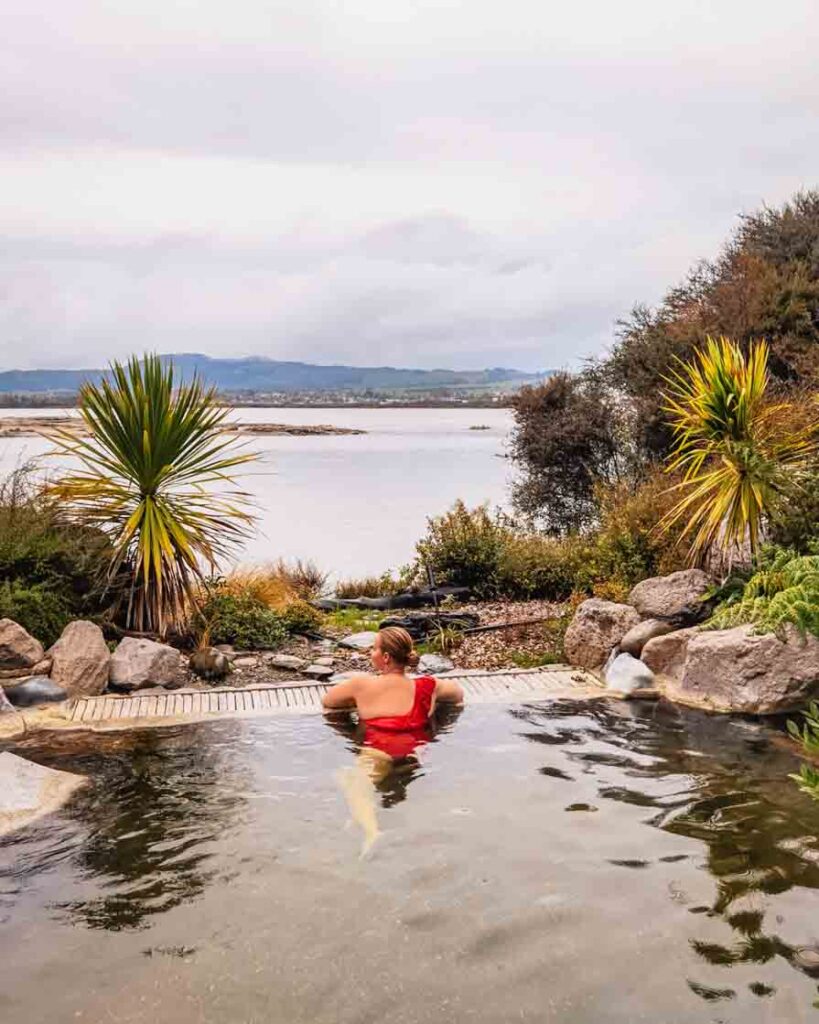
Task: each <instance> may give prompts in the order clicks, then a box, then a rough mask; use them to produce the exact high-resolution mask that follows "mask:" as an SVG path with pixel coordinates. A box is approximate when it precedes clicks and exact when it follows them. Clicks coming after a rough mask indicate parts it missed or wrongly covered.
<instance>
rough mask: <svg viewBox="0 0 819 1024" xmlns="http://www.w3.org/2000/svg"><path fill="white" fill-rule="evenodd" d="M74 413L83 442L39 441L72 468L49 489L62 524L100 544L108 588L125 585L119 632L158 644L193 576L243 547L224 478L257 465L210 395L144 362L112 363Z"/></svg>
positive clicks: (239, 518)
mask: <svg viewBox="0 0 819 1024" xmlns="http://www.w3.org/2000/svg"><path fill="white" fill-rule="evenodd" d="M78 404H79V414H80V417H81V419H82V420H83V422H84V424H85V427H86V428H87V430H88V433H89V436H88V437H82V436H78V435H77V433H75V432H72V431H70V430H64V429H60V430H57V431H54V432H53V433H52V434H51V435H50V436H51V438H52V440H53V441H54V442H55V445H56V450H55V453H56V454H59V455H62V456H70V457H72V458H74V459H77V460H79V463H80V468H79V469H78V470H76V471H73V472H68V473H67V474H66V475H64V476H62V477H61V478H60V479H59V480H57V481H56V482H54V483H53V484H52V485H51V487H50V490H51V492H52V493H53V494H54V495H55V496H56V497H58V498H59V499H60V500H61V501H64V502H65V508H66V515H67V516H69V517H70V518H73V519H74V520H76V521H80V522H83V523H85V524H88V525H91V526H95V527H98V528H99V529H102V530H104V531H105V532H106V533H107V534H108V535H109V536H110V537H111V539H112V542H113V545H114V550H115V554H114V557H113V559H112V561H111V563H110V565H109V566H108V567H107V579H108V581H109V582H110V581H111V580H113V579H114V578H115V577H118V576H119V577H121V576H122V575H123V574H126V575H127V576H128V577H129V582H128V608H127V622H128V625H129V626H130V627H131V628H134V629H137V630H142V631H149V632H156V633H159V634H163V635H164V634H165V633H166V632H167V630H168V628H169V627H170V626H172V625H176V624H179V623H181V622H183V621H184V620H185V617H186V612H187V608H188V606H189V603H190V602H191V601H192V600H193V599H194V596H195V590H196V586H197V584H198V583H199V582H200V581H201V579H202V578H203V574H204V573H205V572H206V571H212V570H213V566H214V565H215V564H216V562H217V561H218V560H219V559H221V558H222V557H224V556H226V555H227V554H229V553H230V552H231V551H232V550H234V549H235V547H236V545H238V544H239V543H240V542H241V541H242V539H243V538H244V537H245V536H246V534H247V531H248V529H249V527H250V524H251V523H252V521H253V516H252V514H251V512H250V501H249V497H248V495H247V494H245V493H243V492H241V491H239V490H236V489H235V488H234V487H233V471H234V470H235V469H236V468H237V467H238V466H241V465H243V464H245V463H247V462H250V461H251V460H252V459H254V458H255V457H256V456H255V455H254V454H252V453H248V452H244V451H242V450H241V449H242V445H240V444H238V443H237V441H236V439H235V438H234V437H230V436H228V435H226V434H225V432H224V427H225V418H226V416H227V415H228V413H229V410H228V409H227V408H224V407H221V406H219V405H218V403H217V399H216V392H215V389H213V388H206V387H205V386H204V385H203V384H202V382H201V381H200V380H198V379H194V380H193V381H192V382H190V383H186V384H181V385H180V386H179V387H178V388H175V386H174V370H173V366H172V365H171V364H170V363H168V364H164V365H163V362H162V360H161V359H160V358H159V357H158V356H155V355H146V356H144V357H143V359H142V360H139V359H137V358H132V359H130V360H129V361H128V363H127V364H126V365H123V364H121V363H117V362H114V363H112V365H111V367H110V373H109V375H108V376H106V377H105V378H104V379H103V380H102V381H101V382H100V383H99V384H91V383H86V384H84V385H83V386H82V387H81V389H80V395H79V403H78Z"/></svg>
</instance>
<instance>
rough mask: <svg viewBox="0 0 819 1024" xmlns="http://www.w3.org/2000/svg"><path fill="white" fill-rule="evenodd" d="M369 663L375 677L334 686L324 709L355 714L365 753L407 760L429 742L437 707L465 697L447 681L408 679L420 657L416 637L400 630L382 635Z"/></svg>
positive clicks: (392, 627) (420, 677) (325, 698)
mask: <svg viewBox="0 0 819 1024" xmlns="http://www.w3.org/2000/svg"><path fill="white" fill-rule="evenodd" d="M371 661H372V665H373V668H374V669H375V671H376V673H377V674H376V675H372V676H356V677H354V678H353V679H347V680H345V681H344V682H343V683H336V685H335V686H332V687H331V688H330V689H329V690H328V691H327V693H326V694H325V695H324V700H323V703H324V708H325V710H327V711H343V710H347V709H349V710H352V709H353V708H355V709H356V710H357V711H358V717H359V721H360V723H361V726H362V727H363V731H364V737H363V745H364V746H365V747H372V748H375V749H376V750H380V751H382V752H383V753H385V754H388V755H389V756H390V757H391V758H392V759H393V760H398V759H400V758H403V757H409V755H410V754H412V753H413V752H414V751H415V749H416V748H417V747H418V746H420V745H422V744H424V743H426V742H427V741H428V740H429V739H430V738H431V731H430V718H431V717H432V715H433V714H434V712H435V706H436V704H438V703H441V704H444V703H446V704H460V703H462V702H463V699H464V691H463V690H462V689H461V687H460V686H459V685H458V684H457V683H456V682H454V681H452V680H449V679H433V678H432V676H419V677H418V678H417V679H414V678H411V677H408V676H407V674H406V672H407V669H412V668H415V666H416V665H417V664H418V655H417V654H416V652H415V649H414V647H413V643H412V637H411V636H410V635H409V633H408V632H407V631H406V630H405V629H400V628H399V627H397V626H388V627H387V628H386V629H382V630H379V632H378V636H377V637H376V640H375V645H374V646H373V650H372V655H371Z"/></svg>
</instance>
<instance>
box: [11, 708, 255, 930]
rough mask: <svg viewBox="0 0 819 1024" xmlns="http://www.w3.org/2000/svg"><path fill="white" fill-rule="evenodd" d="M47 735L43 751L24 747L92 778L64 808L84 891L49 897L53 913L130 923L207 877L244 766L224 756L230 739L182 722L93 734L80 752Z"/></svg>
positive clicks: (90, 921)
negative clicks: (174, 726) (76, 837)
mask: <svg viewBox="0 0 819 1024" xmlns="http://www.w3.org/2000/svg"><path fill="white" fill-rule="evenodd" d="M55 742H56V744H57V745H56V746H55V743H52V744H50V746H49V750H48V753H47V755H43V756H41V757H37V754H36V751H30V752H29V751H26V754H27V756H31V757H36V758H37V760H40V761H42V763H49V762H53V763H54V764H55V766H56V765H57V764H59V767H61V768H63V769H66V770H68V771H75V772H80V773H83V774H88V775H89V776H90V777H91V778H92V779H93V780H94V781H95V783H96V784H95V785H94V786H91V787H87V788H86V789H85V790H83V791H82V792H81V793H80V795H79V796H78V797H77V799H75V800H74V801H73V802H72V803H71V804H70V805H69V806H68V807H67V808H66V810H65V815H66V816H67V817H68V818H69V819H70V821H71V822H72V823H73V824H74V825H75V826H77V827H78V828H77V831H78V832H79V834H80V835H81V836H82V841H81V842H79V843H77V844H76V845H75V848H74V849H73V857H74V858H75V859H76V863H77V866H78V867H79V869H80V876H81V878H84V879H86V880H87V882H88V888H89V895H88V897H86V898H79V899H71V900H66V901H57V902H54V903H53V904H52V906H53V909H54V910H55V911H56V913H57V914H58V916H60V917H66V918H68V919H69V920H71V921H72V922H73V923H79V924H83V925H85V926H87V927H89V928H101V929H107V930H111V931H120V930H126V929H138V928H142V927H145V926H146V925H147V923H148V921H149V919H150V918H152V917H153V916H154V915H157V914H162V913H164V912H165V911H167V910H169V909H171V908H172V907H175V906H177V905H178V904H180V903H183V902H188V901H190V900H193V899H196V898H198V897H199V896H200V895H201V894H202V893H203V891H204V889H205V888H206V886H207V885H208V884H209V883H210V882H211V881H212V880H213V878H214V875H215V869H214V868H213V867H212V866H211V855H212V853H213V849H214V847H215V844H216V843H217V841H218V840H223V839H224V836H225V834H226V832H228V831H229V830H230V828H231V826H233V825H235V823H236V822H237V821H238V820H239V818H240V815H241V811H242V808H243V805H244V800H243V798H242V796H241V795H240V793H241V791H242V789H243V788H244V786H243V784H242V782H243V779H242V777H243V775H245V770H244V769H243V768H242V767H241V765H237V764H236V763H235V761H234V760H233V759H231V758H230V757H229V756H227V751H228V750H229V745H225V744H218V743H215V742H213V735H212V734H211V733H208V732H207V730H203V729H198V728H197V727H191V726H188V727H186V728H183V729H178V730H174V731H173V732H171V731H167V730H166V731H159V730H156V731H154V730H146V731H144V732H137V733H129V734H123V735H116V736H104V735H97V736H95V737H94V739H93V743H92V744H91V745H89V746H86V749H85V750H83V746H84V745H85V744H86V743H88V741H87V740H83V739H82V738H73V739H70V738H68V737H66V738H64V739H63V741H62V742H60V741H59V740H57V741H55ZM22 752H24V751H22V750H21V753H22ZM101 758H102V759H104V760H102V761H101ZM101 764H102V765H103V766H104V770H103V773H102V774H100V768H101ZM40 866H42V865H40ZM17 871H18V872H19V865H18V868H17ZM80 888H81V889H82V888H83V886H82V884H81V885H80Z"/></svg>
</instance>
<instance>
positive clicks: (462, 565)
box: [415, 501, 513, 598]
mask: <svg viewBox="0 0 819 1024" xmlns="http://www.w3.org/2000/svg"><path fill="white" fill-rule="evenodd" d="M512 535H513V532H512V522H511V520H510V519H509V518H508V517H507V516H505V515H504V514H503V513H502V512H501V511H500V510H495V511H494V512H490V510H489V508H488V506H486V505H479V506H478V507H477V508H474V509H468V508H467V507H466V505H465V504H464V503H463V502H462V501H457V502H455V504H454V505H453V506H452V508H451V509H450V510H449V511H448V512H445V513H444V514H443V515H441V516H436V517H434V518H432V519H428V520H427V533H426V536H425V537H423V538H422V539H421V540H419V541H418V543H417V544H416V545H415V550H416V552H417V562H418V566H419V569H420V570H421V571H424V570H426V569H431V570H432V572H433V573H434V574H435V578H436V580H437V582H438V583H439V584H450V585H452V586H456V587H469V588H470V590H471V591H472V593H473V594H474V595H475V596H476V597H478V598H491V597H496V596H497V595H498V593H499V582H498V577H499V566H500V563H501V559H502V555H503V552H504V549H505V547H506V545H507V544H508V542H509V540H510V538H511V537H512Z"/></svg>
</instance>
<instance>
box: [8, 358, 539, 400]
mask: <svg viewBox="0 0 819 1024" xmlns="http://www.w3.org/2000/svg"><path fill="white" fill-rule="evenodd" d="M163 358H164V359H172V360H173V362H174V365H175V367H176V369H177V370H178V372H179V374H180V377H181V378H182V379H183V380H189V379H190V378H191V377H193V375H194V374H198V375H199V376H200V377H201V378H203V379H204V380H205V381H206V382H207V383H208V384H211V385H214V386H215V387H217V388H218V389H219V390H220V391H231V392H235V391H256V392H259V391H263V392H266V391H279V392H294V391H367V390H372V391H391V390H405V389H406V390H410V389H418V390H429V389H433V388H435V389H437V388H467V389H482V388H493V387H502V386H504V385H506V386H509V385H515V384H517V385H521V384H531V383H534V382H536V381H538V380H542V379H543V378H544V377H545V376H548V371H545V372H543V373H524V372H523V371H522V370H509V369H505V368H502V367H493V368H492V369H488V370H405V369H398V368H396V367H393V366H317V365H314V364H312V363H297V362H284V361H280V360H278V359H261V358H256V357H251V358H248V359H212V358H211V357H210V356H204V355H197V354H181V355H168V356H163ZM104 373H105V371H104V370H6V371H5V372H0V392H9V391H25V392H43V391H65V392H72V393H73V392H75V391H77V389H78V388H79V386H80V384H82V382H83V381H86V380H91V381H98V380H99V379H100V378H101V377H103V375H104Z"/></svg>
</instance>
